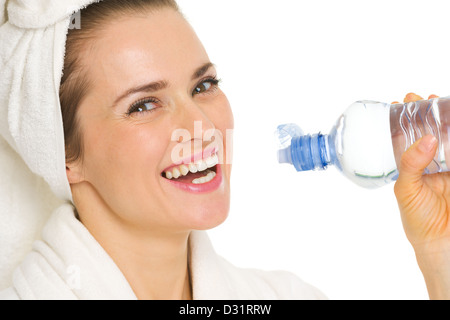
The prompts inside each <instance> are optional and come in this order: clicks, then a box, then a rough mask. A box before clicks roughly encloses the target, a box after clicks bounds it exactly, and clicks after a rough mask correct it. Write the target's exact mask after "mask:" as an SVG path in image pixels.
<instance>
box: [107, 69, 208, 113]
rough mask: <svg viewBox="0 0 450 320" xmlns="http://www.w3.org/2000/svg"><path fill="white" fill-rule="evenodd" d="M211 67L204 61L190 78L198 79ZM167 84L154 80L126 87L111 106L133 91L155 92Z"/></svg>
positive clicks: (167, 84)
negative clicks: (129, 87)
mask: <svg viewBox="0 0 450 320" xmlns="http://www.w3.org/2000/svg"><path fill="white" fill-rule="evenodd" d="M211 67H214V64H213V63H211V62H208V63H205V64H204V65H202V66H201V67H199V68H198V69H196V70H195V72H194V74H193V75H192V80H195V79H198V78H200V77H202V76H203V75H204V74H205V73H206V72H207V71H208V70H209V69H210V68H211ZM168 86H169V83H168V82H167V81H164V80H163V81H156V82H151V83H148V84H144V85H142V86H138V87H134V88H131V89H128V90H127V91H125V93H123V94H122V95H120V96H119V97H118V98H117V99H116V100H115V101H114V103H113V106H115V105H117V103H118V102H119V101H120V100H122V99H125V98H126V97H128V96H129V95H132V94H134V93H138V92H156V91H159V90H163V89H165V88H167V87H168Z"/></svg>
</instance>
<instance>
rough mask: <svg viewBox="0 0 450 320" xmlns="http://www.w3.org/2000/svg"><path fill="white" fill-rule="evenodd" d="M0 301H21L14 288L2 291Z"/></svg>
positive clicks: (0, 291)
mask: <svg viewBox="0 0 450 320" xmlns="http://www.w3.org/2000/svg"><path fill="white" fill-rule="evenodd" d="M0 300H19V296H18V295H17V293H16V291H15V290H14V288H12V287H10V288H6V289H4V290H0Z"/></svg>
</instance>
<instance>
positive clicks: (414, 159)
mask: <svg viewBox="0 0 450 320" xmlns="http://www.w3.org/2000/svg"><path fill="white" fill-rule="evenodd" d="M436 147H437V140H436V138H435V137H433V136H432V135H426V136H424V137H423V138H421V139H420V140H418V141H416V142H415V143H414V144H413V145H412V146H411V147H410V148H409V149H408V150H406V151H405V153H403V155H402V158H401V162H400V168H399V171H400V174H399V177H398V180H397V183H396V186H395V187H396V188H395V189H396V194H397V196H399V197H400V198H407V197H411V196H413V195H416V194H418V192H419V190H420V189H421V187H422V184H423V181H422V175H423V171H424V170H425V168H426V167H427V166H428V165H429V164H430V163H431V161H432V160H433V158H434V155H435V154H436Z"/></svg>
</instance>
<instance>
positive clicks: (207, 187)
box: [163, 164, 223, 193]
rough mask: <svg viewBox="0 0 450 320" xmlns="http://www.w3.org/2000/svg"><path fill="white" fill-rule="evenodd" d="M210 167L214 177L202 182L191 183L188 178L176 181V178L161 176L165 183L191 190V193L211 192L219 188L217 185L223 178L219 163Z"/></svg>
mask: <svg viewBox="0 0 450 320" xmlns="http://www.w3.org/2000/svg"><path fill="white" fill-rule="evenodd" d="M212 169H213V170H210V172H211V173H215V175H214V177H213V178H212V179H211V180H210V181H208V182H204V183H193V182H192V181H191V182H189V180H185V179H184V180H183V181H178V180H176V179H167V178H163V179H164V181H166V182H167V183H170V184H171V185H172V186H174V187H177V188H179V189H181V190H183V191H187V192H192V193H206V192H212V191H214V190H217V189H218V188H219V186H220V185H221V184H222V180H223V176H222V166H221V165H220V164H217V165H216V166H215V167H214V168H212ZM207 171H208V170H207ZM188 175H189V174H188ZM191 178H193V177H191ZM197 179H198V178H197ZM193 180H194V181H195V180H196V179H193Z"/></svg>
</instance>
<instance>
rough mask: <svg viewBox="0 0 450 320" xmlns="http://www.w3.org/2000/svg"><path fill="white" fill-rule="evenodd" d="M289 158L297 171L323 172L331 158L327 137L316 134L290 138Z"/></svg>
mask: <svg viewBox="0 0 450 320" xmlns="http://www.w3.org/2000/svg"><path fill="white" fill-rule="evenodd" d="M291 158H292V164H293V165H294V166H295V168H296V169H297V171H309V170H325V169H326V168H327V166H328V165H329V164H330V163H331V158H332V156H331V152H330V148H329V143H328V135H323V134H321V133H318V134H314V135H304V136H298V137H294V138H292V140H291Z"/></svg>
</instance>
